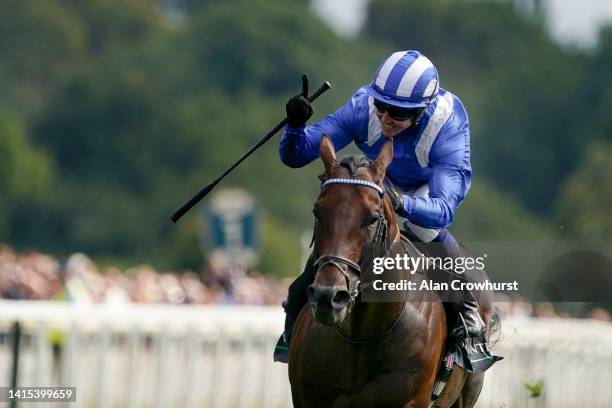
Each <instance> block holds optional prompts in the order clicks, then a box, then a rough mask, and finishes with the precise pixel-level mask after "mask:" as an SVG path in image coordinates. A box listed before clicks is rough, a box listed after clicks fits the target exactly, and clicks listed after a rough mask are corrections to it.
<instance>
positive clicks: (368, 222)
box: [366, 215, 378, 227]
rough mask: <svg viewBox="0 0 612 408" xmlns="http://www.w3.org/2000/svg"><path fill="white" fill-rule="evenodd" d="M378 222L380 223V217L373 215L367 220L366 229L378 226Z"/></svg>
mask: <svg viewBox="0 0 612 408" xmlns="http://www.w3.org/2000/svg"><path fill="white" fill-rule="evenodd" d="M376 221H378V215H371V216H370V217H368V218H367V219H366V227H369V226H370V225H374V224H376Z"/></svg>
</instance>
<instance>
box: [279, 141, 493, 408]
mask: <svg viewBox="0 0 612 408" xmlns="http://www.w3.org/2000/svg"><path fill="white" fill-rule="evenodd" d="M319 154H320V158H321V160H322V161H323V164H324V167H325V175H324V179H325V180H326V181H325V182H324V183H323V184H322V189H321V193H320V195H319V197H318V199H317V201H316V203H315V206H314V210H313V212H314V215H315V218H316V223H315V231H314V238H313V243H314V253H313V255H314V256H315V257H316V259H317V260H316V262H315V267H316V270H317V273H316V277H315V281H314V283H313V284H312V285H311V286H310V287H308V291H307V295H308V300H309V304H306V305H305V306H304V308H303V309H302V310H301V312H300V314H299V316H298V319H297V321H296V323H295V326H294V328H293V334H292V343H291V347H290V351H289V380H290V383H291V393H292V398H293V404H294V406H295V407H296V408H309V407H337V408H340V407H413V408H423V407H428V406H435V407H472V406H473V405H474V404H475V402H476V399H477V398H478V395H479V393H480V390H481V387H482V383H483V378H484V373H479V374H469V373H467V372H466V371H464V370H463V369H461V368H460V367H458V366H455V368H454V370H453V372H452V374H451V377H450V379H449V380H448V382H447V385H446V387H445V388H444V391H443V392H442V395H440V397H439V398H438V399H436V401H435V402H434V403H433V404H432V405H430V398H431V395H432V389H433V387H434V383H435V381H436V377H437V375H438V373H439V370H440V367H441V364H440V363H441V361H442V359H443V357H444V353H445V342H446V338H447V322H446V315H445V309H444V306H443V304H442V303H441V302H440V301H439V299H438V300H437V301H436V300H434V301H432V299H431V298H428V299H424V298H423V297H422V296H420V295H419V294H413V293H411V292H410V291H402V292H401V296H402V299H401V300H400V301H392V302H364V301H360V300H362V299H360V294H359V292H362V291H363V287H364V281H366V280H367V279H366V276H365V275H366V274H368V273H369V271H366V270H362V267H363V262H362V261H363V259H362V256H364V254H363V253H362V252H363V248H364V246H363V244H364V243H366V242H370V243H374V244H377V243H376V241H377V240H378V241H381V242H382V244H384V246H386V247H389V246H390V245H391V244H393V243H394V242H398V241H399V237H400V230H399V227H398V225H397V223H396V221H395V214H394V211H393V208H392V206H391V204H390V201H389V199H388V198H387V196H386V195H384V190H383V184H382V180H383V178H384V176H385V172H386V169H387V167H388V166H389V164H390V163H391V160H392V159H393V142H392V139H389V140H388V141H387V142H385V143H384V145H383V147H382V149H381V151H380V153H379V155H378V157H377V158H376V160H374V161H370V160H368V159H367V158H365V157H363V156H359V157H358V158H357V159H356V160H352V161H351V160H349V161H342V162H341V163H339V162H338V161H337V160H336V153H335V149H334V146H333V144H332V142H331V140H330V139H329V137H328V136H327V135H323V138H322V141H321V145H320V148H319ZM353 159H355V158H353ZM381 242H379V243H381ZM394 247H397V246H394ZM399 247H400V248H403V249H402V251H405V252H404V253H408V255H409V256H415V257H416V256H418V255H419V252H418V250H417V249H416V248H415V247H414V246H410V245H400V246H399ZM379 276H386V278H387V279H391V280H394V281H399V279H402V278H405V279H411V280H412V281H414V280H415V279H416V280H419V279H425V277H424V274H414V275H410V273H409V272H408V271H407V270H388V271H385V273H384V274H383V275H379ZM360 280H361V282H360Z"/></svg>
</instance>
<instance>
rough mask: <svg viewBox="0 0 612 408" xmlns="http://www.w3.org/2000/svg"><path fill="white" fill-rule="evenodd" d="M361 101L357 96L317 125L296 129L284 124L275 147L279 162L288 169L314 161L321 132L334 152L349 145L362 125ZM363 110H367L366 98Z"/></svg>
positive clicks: (317, 154) (321, 135) (317, 155)
mask: <svg viewBox="0 0 612 408" xmlns="http://www.w3.org/2000/svg"><path fill="white" fill-rule="evenodd" d="M363 99H364V98H363V97H362V96H359V93H357V94H356V95H355V96H353V98H351V100H349V101H348V102H347V103H346V104H345V105H344V106H342V107H340V109H338V110H337V111H336V112H335V113H333V114H331V115H328V116H326V117H325V118H324V119H323V120H322V121H321V122H319V123H314V124H312V125H308V126H300V127H291V126H289V125H287V126H286V127H285V133H284V134H283V137H282V138H281V141H280V146H279V153H280V158H281V160H282V162H283V163H285V164H286V165H287V166H289V167H293V168H297V167H303V166H305V165H307V164H308V163H310V162H311V161H313V160H315V159H316V158H318V157H319V145H320V143H321V138H322V137H323V134H324V133H326V134H327V135H328V136H329V137H330V139H331V141H332V142H333V143H334V147H335V149H336V151H338V150H340V149H342V148H344V147H345V146H347V145H348V144H349V143H351V141H353V138H354V136H355V134H356V133H357V132H359V127H361V122H363V121H362V120H360V118H361V117H362V116H363V112H362V111H363V109H364V107H363V106H362V105H363V102H364V101H363ZM365 109H366V111H367V98H366V102H365ZM365 117H367V114H366V116H365ZM366 126H367V120H366Z"/></svg>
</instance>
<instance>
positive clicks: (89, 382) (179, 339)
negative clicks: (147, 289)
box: [0, 301, 612, 408]
mask: <svg viewBox="0 0 612 408" xmlns="http://www.w3.org/2000/svg"><path fill="white" fill-rule="evenodd" d="M15 321H19V322H20V323H21V325H22V327H23V333H24V336H23V339H22V347H21V358H20V377H19V385H21V386H28V385H29V386H49V385H60V384H61V385H71V386H76V387H77V402H76V403H67V404H66V405H65V406H67V407H68V406H69V407H75V408H76V407H100V408H104V407H126V408H131V407H145V406H146V407H164V408H171V407H230V406H231V407H266V408H267V407H282V406H291V397H290V393H289V385H288V380H287V369H286V365H284V364H278V363H273V362H272V357H271V356H272V350H273V347H274V344H275V342H276V339H277V337H278V335H279V333H280V332H281V330H282V325H283V313H282V310H281V309H280V307H278V308H277V307H272V308H270V307H250V306H239V307H238V306H235V307H230V306H227V307H224V306H206V307H204V306H166V305H132V304H128V305H114V306H110V305H73V304H68V303H55V302H12V301H0V333H5V334H6V333H8V332H9V330H10V327H11V325H12V324H13V322H15ZM0 339H2V340H1V342H0V386H7V385H8V384H9V374H10V366H11V360H12V358H11V344H10V343H11V342H10V337H9V336H4V337H0ZM495 352H496V353H497V354H500V355H503V356H505V359H504V360H503V361H502V362H500V363H497V364H496V365H495V366H494V367H493V368H492V369H491V370H490V371H489V372H488V375H487V379H486V381H485V387H484V389H483V393H482V395H481V398H480V400H479V404H478V407H481V408H485V407H487V408H488V407H496V408H498V407H501V406H506V407H555V408H564V407H568V408H569V407H571V408H576V407H581V408H582V407H593V408H597V407H602V408H603V407H608V406H610V402H609V401H612V387H610V384H612V325H611V324H606V323H597V322H593V321H584V320H569V319H567V320H565V319H564V320H561V319H555V320H542V319H540V320H529V319H523V320H517V319H508V320H505V321H504V322H503V335H502V341H501V342H500V343H499V344H498V345H497V346H496V348H495ZM540 379H541V380H543V381H544V393H543V395H542V397H540V398H537V399H530V398H529V395H528V394H529V393H528V391H527V390H526V388H525V387H524V385H523V383H535V382H537V381H538V380H540ZM39 406H45V407H50V406H53V405H52V404H49V403H44V404H40V405H39ZM56 406H60V405H56Z"/></svg>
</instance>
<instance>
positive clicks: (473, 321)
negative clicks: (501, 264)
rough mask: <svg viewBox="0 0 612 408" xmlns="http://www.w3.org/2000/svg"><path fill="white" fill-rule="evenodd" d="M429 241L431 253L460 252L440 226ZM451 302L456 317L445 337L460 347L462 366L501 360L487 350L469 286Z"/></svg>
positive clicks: (457, 254)
mask: <svg viewBox="0 0 612 408" xmlns="http://www.w3.org/2000/svg"><path fill="white" fill-rule="evenodd" d="M432 242H433V243H434V245H433V247H434V248H435V249H434V251H433V252H435V256H440V257H442V258H446V257H451V258H457V257H460V256H461V255H462V254H461V253H460V251H459V244H458V243H457V241H456V240H455V238H454V237H453V235H452V234H451V233H450V232H448V231H447V230H446V229H444V230H442V231H441V232H440V234H439V235H438V236H437V237H436V239H434V240H433V241H432ZM447 272H452V273H451V274H448V278H449V280H452V279H460V280H466V279H467V278H466V276H465V275H463V274H458V273H456V272H455V271H454V270H453V271H447ZM452 306H455V310H456V314H455V316H456V317H454V318H455V324H454V325H453V326H452V328H451V330H450V332H449V335H448V337H449V341H450V343H452V344H456V345H457V346H458V347H459V348H460V350H461V351H462V354H463V355H464V357H465V358H464V361H465V363H466V366H467V367H465V368H466V369H467V370H468V371H471V372H482V371H484V370H486V369H487V368H489V367H490V366H492V365H493V364H494V363H495V362H496V361H498V360H501V357H497V356H494V355H492V354H491V353H490V351H489V348H488V345H487V338H486V337H485V329H486V324H485V322H484V320H483V319H482V317H481V316H480V310H479V307H478V302H477V301H476V299H475V297H474V294H473V293H472V292H471V291H469V290H466V291H463V292H462V293H461V298H460V301H459V302H458V303H455V304H453V305H452Z"/></svg>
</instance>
